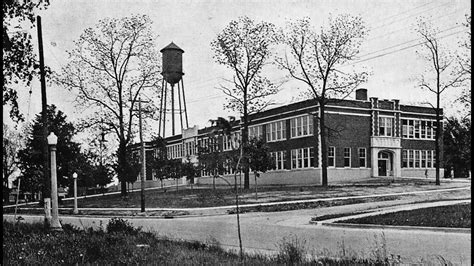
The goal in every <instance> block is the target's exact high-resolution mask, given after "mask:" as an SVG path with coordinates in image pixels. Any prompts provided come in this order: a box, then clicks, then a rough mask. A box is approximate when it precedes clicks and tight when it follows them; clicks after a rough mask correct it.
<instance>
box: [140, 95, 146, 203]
mask: <svg viewBox="0 0 474 266" xmlns="http://www.w3.org/2000/svg"><path fill="white" fill-rule="evenodd" d="M138 123H139V126H140V144H141V154H142V156H141V157H142V158H141V159H142V169H141V192H140V196H141V204H140V205H141V212H145V173H146V160H145V143H143V129H142V99H141V97H138Z"/></svg>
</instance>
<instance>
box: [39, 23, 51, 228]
mask: <svg viewBox="0 0 474 266" xmlns="http://www.w3.org/2000/svg"><path fill="white" fill-rule="evenodd" d="M36 21H37V24H38V49H39V61H40V81H41V107H42V108H41V114H42V122H43V176H44V188H43V202H44V211H45V223H46V225H47V226H48V227H49V226H50V223H51V206H50V204H51V198H50V197H51V179H50V169H49V159H50V158H49V148H48V116H47V113H48V110H47V102H46V78H45V72H44V56H43V33H42V31H41V17H40V16H37V17H36Z"/></svg>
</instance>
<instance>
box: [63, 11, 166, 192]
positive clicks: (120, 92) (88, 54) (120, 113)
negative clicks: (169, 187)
mask: <svg viewBox="0 0 474 266" xmlns="http://www.w3.org/2000/svg"><path fill="white" fill-rule="evenodd" d="M151 23H152V22H151V20H150V19H149V17H148V16H145V15H143V16H132V17H124V18H121V19H116V18H106V19H103V20H100V21H99V23H98V24H97V25H96V26H95V27H94V28H88V29H86V30H85V31H84V33H83V34H82V35H81V36H80V37H79V39H78V40H77V41H75V48H74V49H73V50H72V51H69V58H70V63H68V64H67V65H66V66H65V67H64V68H63V69H62V73H61V75H60V76H59V78H58V82H59V83H60V84H62V85H63V86H64V87H66V88H67V89H69V90H70V91H74V92H77V98H76V101H77V105H78V106H79V107H80V108H82V109H83V110H84V112H85V116H87V118H86V117H84V118H85V119H84V121H83V122H84V123H83V127H85V128H90V129H96V130H97V129H98V128H99V127H100V126H103V129H104V130H105V131H106V132H107V133H113V134H114V135H115V136H116V138H117V141H118V143H119V145H118V150H117V163H118V167H117V174H118V178H119V181H120V182H121V193H122V195H123V196H124V195H126V193H127V191H126V180H127V178H126V176H125V175H126V173H127V171H126V169H127V168H129V167H128V165H127V164H128V162H127V145H128V144H130V143H131V141H132V140H133V137H134V133H135V128H136V127H135V124H136V122H137V119H134V118H136V117H137V115H138V114H137V112H136V109H137V108H136V104H138V96H139V94H140V93H143V92H146V93H147V95H153V97H158V92H157V89H158V88H159V81H160V65H159V61H160V60H159V53H158V50H157V49H156V47H155V39H156V37H155V36H154V35H153V34H152V32H151ZM89 108H93V109H92V110H94V112H93V113H92V114H91V113H90V111H88V112H86V111H85V110H88V109H89ZM142 109H143V113H144V114H148V115H150V114H152V113H153V111H154V110H155V109H154V106H153V105H151V103H146V104H145V106H144V107H143V108H142Z"/></svg>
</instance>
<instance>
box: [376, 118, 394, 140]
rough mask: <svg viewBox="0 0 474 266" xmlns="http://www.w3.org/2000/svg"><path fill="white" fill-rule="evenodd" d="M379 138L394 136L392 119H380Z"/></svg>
mask: <svg viewBox="0 0 474 266" xmlns="http://www.w3.org/2000/svg"><path fill="white" fill-rule="evenodd" d="M379 136H388V137H391V136H393V118H392V117H379Z"/></svg>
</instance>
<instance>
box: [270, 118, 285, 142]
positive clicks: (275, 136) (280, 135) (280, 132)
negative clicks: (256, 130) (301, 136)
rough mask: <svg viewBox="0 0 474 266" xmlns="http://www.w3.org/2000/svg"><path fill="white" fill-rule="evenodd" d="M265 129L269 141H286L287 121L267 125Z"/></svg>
mask: <svg viewBox="0 0 474 266" xmlns="http://www.w3.org/2000/svg"><path fill="white" fill-rule="evenodd" d="M265 129H266V131H267V141H277V140H284V139H286V123H285V120H282V121H277V122H272V123H269V124H266V125H265Z"/></svg>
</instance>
